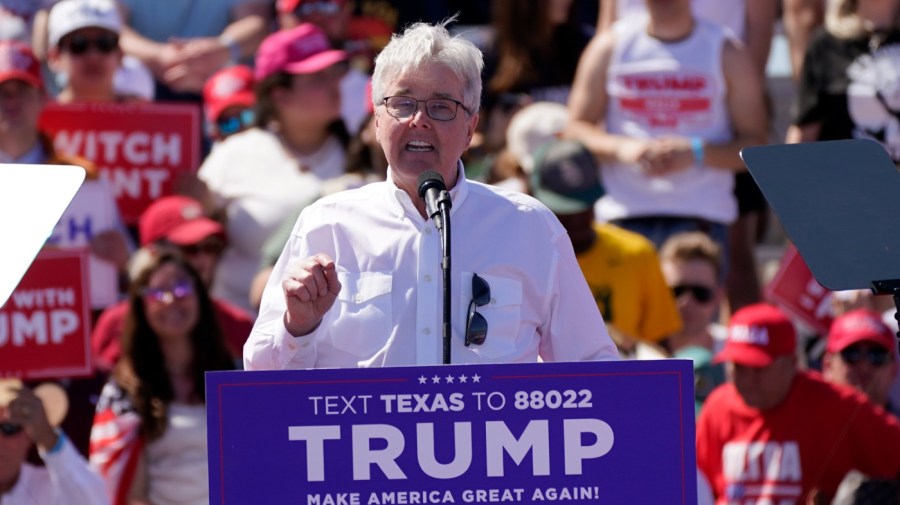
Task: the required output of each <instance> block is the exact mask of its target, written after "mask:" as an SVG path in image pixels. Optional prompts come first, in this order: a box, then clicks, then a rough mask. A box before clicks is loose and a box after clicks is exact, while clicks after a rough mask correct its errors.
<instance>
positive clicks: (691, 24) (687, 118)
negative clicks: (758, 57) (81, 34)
mask: <svg viewBox="0 0 900 505" xmlns="http://www.w3.org/2000/svg"><path fill="white" fill-rule="evenodd" d="M647 13H648V17H647V18H646V19H645V20H644V19H643V18H642V20H641V21H639V22H634V23H622V24H620V25H616V29H615V30H609V31H606V32H604V33H603V34H601V35H599V36H598V37H596V38H594V40H592V41H591V43H590V44H589V45H588V47H587V48H586V49H585V51H584V53H583V54H582V57H581V60H580V62H579V65H578V72H577V74H576V76H575V82H574V83H573V85H572V93H571V95H570V98H569V111H570V112H571V114H572V122H571V124H570V125H569V128H568V130H567V132H568V134H569V135H570V136H572V137H574V138H576V139H578V140H580V141H581V142H583V143H584V144H585V145H586V146H587V147H588V148H589V149H590V150H591V151H592V152H594V153H595V154H596V155H597V156H598V157H599V158H600V161H601V163H602V165H603V183H604V186H605V187H606V195H605V196H604V197H603V198H601V199H600V200H599V202H598V204H597V215H598V217H599V218H600V219H601V220H604V221H612V222H614V223H616V224H619V225H620V226H622V227H624V228H626V229H629V230H632V231H635V232H638V233H640V234H642V235H644V236H646V237H647V238H649V239H650V240H651V241H652V242H653V243H654V244H655V245H656V247H662V244H663V242H665V239H666V238H668V236H669V235H671V234H673V233H677V232H679V231H703V232H705V233H707V234H709V235H710V236H711V237H713V239H714V240H716V242H717V243H719V244H720V246H721V247H723V248H724V247H725V246H726V245H727V242H728V239H727V232H728V225H729V223H731V222H732V221H734V219H735V218H736V216H737V203H736V200H735V197H734V194H733V187H734V172H735V171H738V170H742V169H743V163H742V162H741V160H740V158H739V157H738V152H739V151H740V150H741V149H742V148H744V147H746V146H749V145H755V144H761V143H764V142H766V140H767V122H766V112H765V110H766V109H765V106H764V103H763V94H762V85H761V78H760V76H759V73H758V72H757V71H756V68H755V67H754V64H753V61H752V58H751V57H750V55H749V53H748V52H747V51H745V50H744V49H743V48H742V46H740V44H738V43H736V42H734V41H733V40H732V39H731V38H729V37H728V36H727V33H726V32H725V31H724V28H722V27H720V26H717V25H714V24H712V23H711V22H708V21H705V20H702V19H699V18H695V17H694V15H693V14H692V12H691V2H690V0H647ZM726 257H727V256H726Z"/></svg>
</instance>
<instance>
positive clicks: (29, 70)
mask: <svg viewBox="0 0 900 505" xmlns="http://www.w3.org/2000/svg"><path fill="white" fill-rule="evenodd" d="M12 79H18V80H20V81H24V82H26V83H28V84H30V85H32V86H34V87H35V88H37V89H39V90H43V89H44V80H43V79H42V77H41V63H40V62H39V61H38V60H37V58H35V56H34V53H33V52H32V51H31V48H29V47H28V45H26V44H24V43H22V42H19V41H15V40H4V41H2V42H0V82H6V81H9V80H12Z"/></svg>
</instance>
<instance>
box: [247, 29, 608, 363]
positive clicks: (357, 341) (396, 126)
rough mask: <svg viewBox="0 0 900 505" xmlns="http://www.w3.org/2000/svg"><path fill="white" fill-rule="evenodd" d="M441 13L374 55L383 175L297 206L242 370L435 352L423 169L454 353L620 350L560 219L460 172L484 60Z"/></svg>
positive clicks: (463, 359) (461, 358)
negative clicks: (434, 185) (444, 200)
mask: <svg viewBox="0 0 900 505" xmlns="http://www.w3.org/2000/svg"><path fill="white" fill-rule="evenodd" d="M445 24H446V22H445V23H443V24H440V25H436V26H435V25H428V24H423V23H419V24H415V25H413V26H411V27H410V28H408V29H407V30H406V31H405V32H404V33H403V34H402V35H395V36H394V38H393V39H392V40H391V42H390V43H389V44H388V45H387V46H386V47H385V48H384V50H383V51H382V52H381V54H380V55H379V56H378V58H377V60H376V62H375V72H374V76H373V80H372V84H373V92H372V101H373V104H374V105H375V126H376V136H377V139H378V142H379V143H380V144H381V147H382V148H383V149H384V152H385V155H386V156H387V159H388V161H389V162H390V168H389V170H388V180H387V181H385V182H382V183H376V184H370V185H368V186H364V187H362V188H359V189H356V190H351V191H345V192H342V193H338V194H335V195H332V196H329V197H326V198H323V199H321V200H319V201H318V202H316V203H315V204H313V205H311V206H309V207H307V208H306V209H305V210H304V212H303V213H302V214H301V216H300V218H299V219H298V221H297V224H296V225H295V226H294V230H293V232H292V233H291V237H290V240H289V241H288V243H287V245H286V246H285V248H284V251H283V252H282V254H281V257H280V259H279V260H278V263H277V264H276V265H275V269H274V271H273V273H272V275H271V277H270V279H269V283H268V285H267V286H266V288H265V292H264V294H263V299H262V305H261V307H260V314H259V318H258V319H257V322H256V325H255V326H254V328H253V332H252V333H251V334H250V338H249V339H248V341H247V343H246V345H245V346H244V365H245V367H246V368H247V369H248V370H261V369H296V368H331V367H370V366H400V365H434V364H439V363H441V362H442V349H443V344H442V328H443V326H442V324H443V323H442V321H443V311H442V300H443V295H442V293H443V282H442V270H441V261H442V245H441V237H440V235H441V234H440V233H439V232H438V230H437V228H436V227H435V224H434V219H431V218H429V217H428V216H429V215H431V214H430V213H426V204H425V202H424V201H423V200H422V199H421V198H420V197H419V194H420V191H419V189H420V188H419V186H420V182H421V181H419V178H420V175H421V174H423V173H425V172H427V171H434V172H437V173H438V174H439V175H440V176H441V177H442V178H443V181H444V183H445V185H446V189H447V190H449V196H450V199H451V201H452V206H451V210H450V214H449V215H450V221H451V222H452V233H451V235H452V244H453V247H452V255H451V258H452V269H451V272H452V274H451V277H450V278H451V282H450V285H451V296H450V300H451V303H452V309H451V312H450V321H451V325H452V332H451V343H450V351H451V353H450V354H451V356H452V358H451V362H452V363H496V362H534V361H536V360H537V359H538V356H540V357H541V358H542V359H543V360H545V361H578V360H598V359H615V358H617V356H618V354H617V351H616V348H615V345H614V344H613V343H612V341H611V340H610V338H609V335H608V334H607V331H606V327H605V325H604V323H603V319H602V318H601V316H600V313H599V311H598V309H597V304H596V303H595V302H594V300H593V297H592V296H591V293H590V291H589V289H588V286H587V284H586V282H585V280H584V277H583V275H582V273H581V270H580V269H579V267H578V263H577V262H576V260H575V255H574V253H573V252H572V245H571V241H570V240H569V238H568V236H567V235H566V232H565V230H564V229H563V227H562V226H561V225H560V224H559V221H557V219H556V218H555V217H554V216H553V214H552V213H551V212H550V211H549V210H548V209H547V208H545V207H544V206H543V205H542V204H540V203H538V202H537V201H536V200H534V199H532V198H531V197H528V196H525V195H522V194H518V193H512V192H508V191H505V190H502V189H498V188H495V187H490V186H486V185H483V184H479V183H476V182H472V181H467V180H466V178H465V174H464V170H463V165H462V162H461V161H460V155H461V154H462V153H463V151H464V150H465V149H466V148H467V147H468V145H469V142H470V141H471V140H472V135H473V133H474V132H475V126H476V124H477V123H478V108H479V100H480V96H481V71H482V67H483V59H482V55H481V52H480V51H479V50H478V49H477V48H476V47H475V46H474V45H473V44H471V43H470V42H468V41H466V40H463V39H461V38H458V37H451V36H450V35H449V33H448V32H447V30H446V29H445ZM448 227H449V226H448Z"/></svg>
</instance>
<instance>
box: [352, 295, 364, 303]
mask: <svg viewBox="0 0 900 505" xmlns="http://www.w3.org/2000/svg"><path fill="white" fill-rule="evenodd" d="M353 301H354V302H356V303H359V302H361V301H362V295H354V296H353Z"/></svg>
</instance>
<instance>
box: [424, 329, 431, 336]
mask: <svg viewBox="0 0 900 505" xmlns="http://www.w3.org/2000/svg"><path fill="white" fill-rule="evenodd" d="M422 333H424V334H425V335H431V328H425V329H424V330H422Z"/></svg>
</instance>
